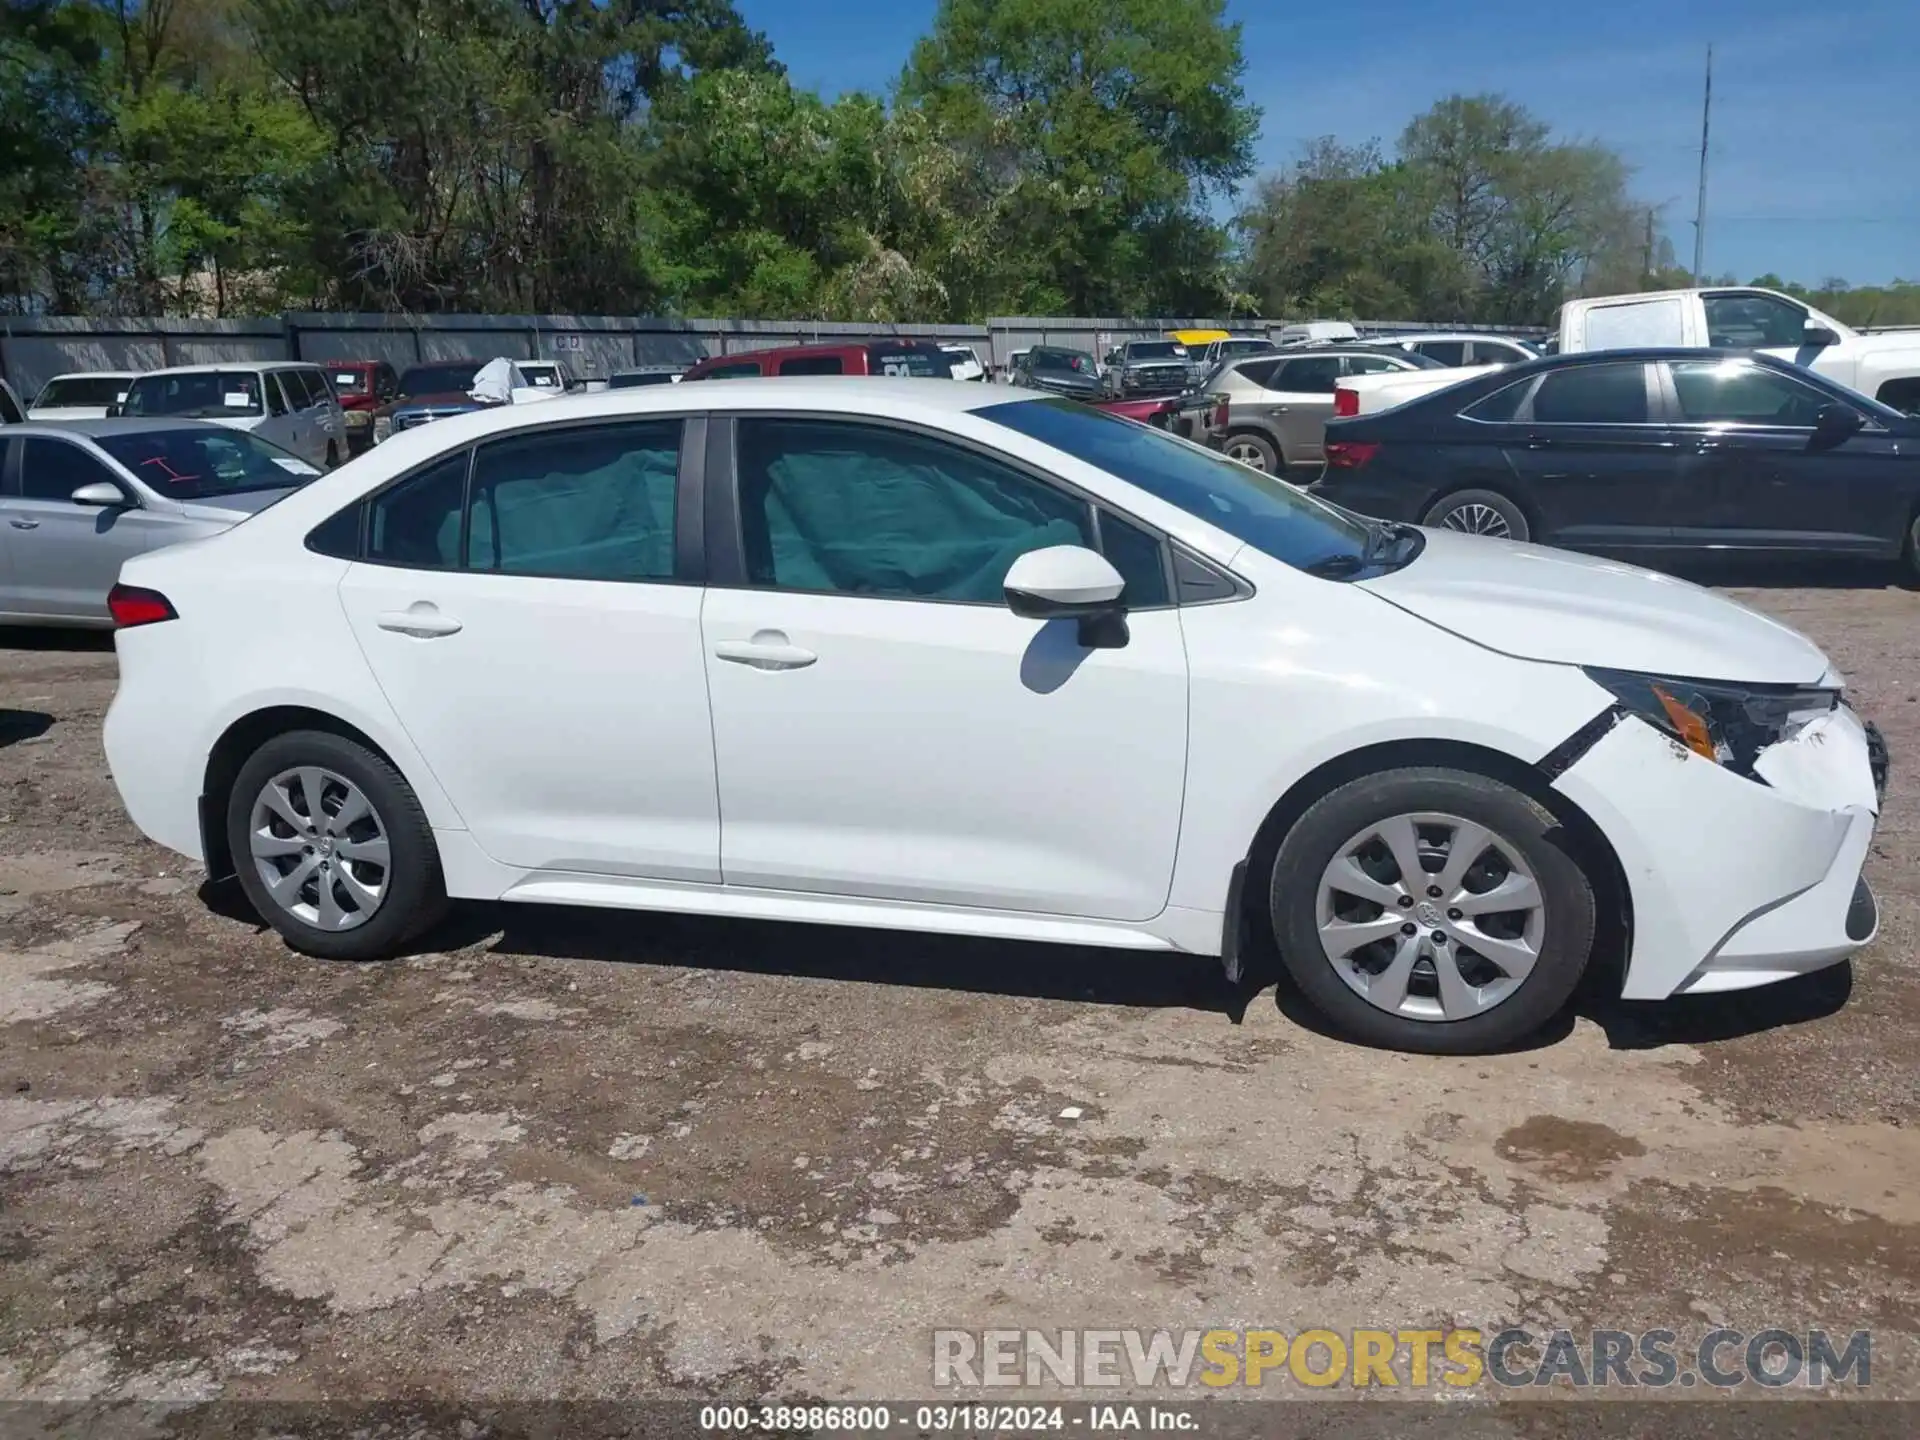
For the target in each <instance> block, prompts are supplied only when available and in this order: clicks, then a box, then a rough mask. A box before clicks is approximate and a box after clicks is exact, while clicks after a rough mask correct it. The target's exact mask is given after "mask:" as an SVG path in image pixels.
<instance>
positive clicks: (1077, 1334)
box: [933, 1327, 1873, 1390]
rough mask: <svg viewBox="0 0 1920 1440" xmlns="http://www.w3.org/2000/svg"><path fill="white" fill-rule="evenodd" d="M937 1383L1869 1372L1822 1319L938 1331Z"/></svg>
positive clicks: (1762, 1378)
mask: <svg viewBox="0 0 1920 1440" xmlns="http://www.w3.org/2000/svg"><path fill="white" fill-rule="evenodd" d="M933 1383H934V1385H935V1386H936V1387H937V1388H942V1389H945V1388H950V1387H960V1388H974V1387H986V1388H995V1387H1007V1388H1012V1387H1025V1388H1028V1389H1035V1388H1042V1387H1059V1388H1063V1389H1102V1388H1116V1387H1121V1386H1130V1387H1133V1388H1135V1389H1148V1388H1152V1387H1155V1386H1165V1387H1171V1388H1176V1389H1178V1388H1184V1387H1188V1386H1206V1387H1211V1388H1215V1389H1219V1388H1224V1387H1228V1386H1244V1387H1254V1388H1258V1387H1263V1386H1275V1387H1279V1386H1305V1387H1307V1388H1309V1389H1326V1388H1330V1387H1334V1386H1345V1387H1351V1388H1354V1389H1380V1388H1388V1387H1393V1388H1404V1389H1410V1390H1422V1389H1428V1388H1431V1387H1448V1388H1452V1389H1466V1388H1470V1387H1473V1386H1478V1385H1486V1384H1492V1385H1497V1386H1501V1387H1504V1388H1519V1387H1532V1386H1551V1385H1570V1386H1574V1387H1576V1388H1581V1389H1585V1388H1590V1387H1601V1388H1606V1387H1627V1388H1642V1387H1646V1388H1653V1389H1664V1388H1667V1387H1670V1386H1671V1387H1678V1388H1681V1389H1689V1388H1693V1387H1696V1386H1702V1385H1704V1386H1707V1387H1710V1388H1714V1389H1722V1390H1728V1389H1734V1388H1737V1387H1739V1386H1743V1385H1757V1386H1761V1387H1764V1388H1768V1389H1778V1388H1781V1387H1785V1386H1802V1387H1805V1388H1809V1389H1820V1388H1824V1387H1826V1386H1828V1385H1846V1386H1850V1387H1864V1386H1867V1385H1870V1384H1872V1383H1873V1337H1872V1335H1871V1333H1870V1332H1868V1331H1865V1330H1856V1331H1853V1332H1851V1333H1850V1334H1846V1335H1844V1336H1841V1335H1836V1334H1830V1333H1829V1332H1827V1331H1825V1330H1817V1329H1816V1330H1806V1331H1793V1330H1787V1329H1772V1328H1770V1329H1763V1330H1758V1331H1755V1332H1753V1333H1751V1334H1748V1333H1746V1332H1744V1331H1740V1330H1731V1329H1724V1328H1722V1329H1714V1330H1708V1331H1705V1332H1704V1333H1701V1334H1698V1335H1695V1336H1691V1337H1686V1336H1682V1335H1680V1334H1679V1333H1678V1332H1676V1331H1673V1330H1645V1331H1638V1332H1635V1331H1628V1330H1591V1331H1584V1332H1575V1331H1572V1330H1552V1331H1541V1332H1534V1331H1529V1330H1522V1329H1506V1330H1500V1331H1496V1332H1494V1333H1493V1335H1492V1336H1490V1337H1489V1336H1487V1335H1486V1334H1485V1333H1484V1332H1482V1331H1480V1330H1474V1329H1468V1328H1464V1327H1462V1328H1455V1329H1447V1330H1440V1329H1431V1330H1429V1329H1420V1330H1413V1329H1397V1330H1370V1329H1355V1330H1347V1331H1335V1330H1326V1329H1309V1330H1301V1331H1298V1332H1295V1333H1293V1334H1291V1335H1290V1334H1288V1333H1287V1332H1286V1331H1283V1330H1226V1329H1216V1330H1119V1329H1115V1330H978V1331H975V1330H936V1331H934V1332H933Z"/></svg>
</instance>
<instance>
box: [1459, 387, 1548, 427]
mask: <svg viewBox="0 0 1920 1440" xmlns="http://www.w3.org/2000/svg"><path fill="white" fill-rule="evenodd" d="M1532 388H1533V381H1531V380H1516V381H1515V382H1514V383H1513V384H1511V385H1508V386H1506V387H1504V388H1502V389H1499V390H1496V391H1494V392H1493V394H1491V395H1488V396H1487V397H1485V398H1484V399H1482V400H1478V401H1476V402H1474V403H1473V404H1471V405H1469V406H1468V407H1467V408H1466V409H1465V410H1462V411H1461V412H1460V413H1461V414H1462V415H1464V416H1466V417H1467V419H1469V420H1484V421H1485V422H1487V423H1488V424H1490V425H1500V424H1504V423H1505V422H1507V421H1509V420H1511V419H1513V417H1514V416H1515V415H1518V414H1519V413H1520V402H1521V401H1522V400H1524V399H1526V398H1527V392H1528V391H1529V390H1531V389H1532Z"/></svg>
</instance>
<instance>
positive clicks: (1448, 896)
mask: <svg viewBox="0 0 1920 1440" xmlns="http://www.w3.org/2000/svg"><path fill="white" fill-rule="evenodd" d="M1316 906H1317V908H1316V911H1315V916H1314V918H1315V922H1316V923H1317V925H1318V926H1319V930H1320V944H1321V948H1322V949H1323V950H1324V951H1325V952H1326V956H1327V960H1328V961H1329V962H1330V963H1331V964H1332V966H1333V968H1334V971H1335V973H1337V974H1338V975H1339V976H1340V978H1341V979H1342V980H1344V981H1345V982H1346V983H1347V986H1348V987H1349V988H1350V989H1351V990H1352V991H1353V992H1354V993H1355V994H1356V995H1359V996H1360V997H1361V998H1362V999H1364V1000H1365V1001H1367V1002H1368V1003H1369V1004H1371V1005H1375V1006H1378V1007H1379V1008H1380V1009H1382V1010H1385V1011H1387V1012H1389V1013H1390V1014H1394V1015H1400V1016H1404V1017H1405V1018H1407V1019H1409V1020H1465V1019H1467V1018H1469V1017H1470V1016H1474V1015H1478V1014H1481V1013H1483V1012H1485V1011H1487V1010H1491V1009H1492V1008H1493V1007H1494V1006H1496V1005H1498V1004H1499V1003H1500V1002H1501V1001H1503V1000H1505V999H1507V998H1508V997H1509V996H1511V995H1512V994H1513V993H1514V992H1515V991H1516V990H1518V989H1519V988H1520V987H1521V985H1523V984H1525V983H1526V979H1527V976H1528V975H1530V974H1531V973H1532V972H1533V967H1534V964H1535V962H1536V961H1538V960H1539V958H1540V945H1541V941H1542V939H1543V938H1544V936H1545V934H1546V922H1547V907H1546V897H1545V896H1544V895H1543V894H1542V893H1541V889H1540V882H1539V879H1538V878H1537V877H1536V876H1535V875H1534V873H1533V871H1532V870H1531V869H1529V868H1528V866H1527V862H1526V861H1525V860H1524V859H1523V858H1521V855H1520V852H1519V849H1518V848H1517V847H1516V846H1514V845H1513V844H1511V843H1510V842H1508V841H1506V840H1503V839H1502V838H1501V837H1500V836H1498V835H1496V834H1495V833H1494V832H1492V831H1491V830H1489V829H1487V827H1486V826H1484V825H1481V824H1478V823H1476V822H1475V821H1472V820H1465V819H1462V818H1461V817H1459V816H1457V815H1443V814H1437V813H1421V814H1414V815H1395V816H1392V817H1390V818H1388V819H1385V820H1381V821H1380V822H1378V823H1377V824H1373V825H1369V826H1368V827H1367V828H1366V829H1365V830H1362V831H1361V832H1360V833H1359V834H1357V835H1355V836H1353V837H1352V838H1351V839H1350V840H1348V841H1347V843H1346V844H1344V845H1342V846H1341V847H1340V848H1339V849H1338V850H1337V851H1335V852H1334V856H1333V860H1332V861H1331V862H1330V863H1329V864H1328V865H1327V868H1326V870H1325V871H1324V872H1323V873H1322V875H1321V877H1320V892H1319V896H1318V899H1317V901H1316Z"/></svg>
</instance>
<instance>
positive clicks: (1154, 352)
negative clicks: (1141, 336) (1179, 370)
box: [1127, 340, 1187, 360]
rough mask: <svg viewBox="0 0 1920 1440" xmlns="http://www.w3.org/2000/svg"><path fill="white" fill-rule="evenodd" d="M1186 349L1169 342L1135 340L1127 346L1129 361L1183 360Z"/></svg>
mask: <svg viewBox="0 0 1920 1440" xmlns="http://www.w3.org/2000/svg"><path fill="white" fill-rule="evenodd" d="M1186 355H1187V347H1186V346H1184V345H1176V344H1174V343H1173V341H1171V340H1136V341H1134V342H1133V344H1131V345H1129V346H1127V358H1128V359H1129V360H1184V359H1185V358H1186Z"/></svg>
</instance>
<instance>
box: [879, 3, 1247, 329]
mask: <svg viewBox="0 0 1920 1440" xmlns="http://www.w3.org/2000/svg"><path fill="white" fill-rule="evenodd" d="M1224 11H1225V5H1224V0H1105V3H1102V4H1099V5H1082V6H1074V5H1062V4H1058V3H1055V0H941V5H940V9H939V11H938V12H937V13H936V15H935V17H934V24H933V30H932V32H931V33H930V34H929V35H927V36H926V37H925V38H924V39H923V40H921V41H920V43H919V44H918V45H916V46H915V47H914V51H913V55H912V57H911V59H910V60H909V61H908V64H907V67H906V71H905V73H904V74H903V76H902V77H901V83H900V95H901V99H902V102H903V103H904V104H906V105H908V106H911V107H918V108H920V109H922V110H923V111H924V112H925V114H926V115H927V117H928V119H929V122H930V123H931V124H932V126H933V128H934V129H935V130H936V131H937V132H938V133H940V134H942V135H943V136H945V137H946V138H947V140H948V142H949V143H951V144H954V145H956V146H957V147H959V148H960V149H961V150H962V151H963V152H964V153H968V154H970V155H971V156H973V157H977V158H978V161H979V162H981V163H984V164H985V165H987V166H988V167H989V168H990V172H991V173H992V174H993V175H994V177H995V179H996V181H997V188H998V189H999V191H1000V192H1001V193H1002V194H1003V196H1004V199H1003V200H1002V202H1001V204H1000V205H999V206H998V207H997V208H998V210H999V218H1000V222H1001V224H1000V244H1001V246H1002V249H1003V253H1004V256H1005V261H1006V263H1005V265H1004V268H1003V269H1002V271H1001V273H1000V274H999V275H998V276H997V277H996V280H995V283H994V285H993V286H992V295H991V298H992V301H993V302H996V303H997V304H998V305H1001V306H1005V307H1007V308H1010V309H1015V310H1031V311H1034V312H1036V313H1045V312H1046V311H1047V310H1050V309H1052V310H1058V309H1065V310H1067V311H1070V312H1073V313H1078V314H1090V315H1097V314H1109V313H1124V312H1128V311H1139V312H1141V313H1146V312H1149V311H1152V310H1156V309H1167V308H1172V307H1173V305H1174V303H1175V302H1176V301H1179V302H1186V304H1188V305H1191V303H1192V302H1193V301H1194V300H1195V299H1197V298H1200V297H1201V296H1202V295H1205V296H1206V297H1207V298H1209V299H1213V300H1216V301H1217V300H1219V299H1221V298H1223V296H1222V291H1223V290H1224V288H1225V287H1224V284H1223V282H1224V280H1225V278H1226V277H1225V276H1224V274H1223V273H1222V269H1221V262H1222V260H1223V259H1224V252H1223V250H1222V248H1221V245H1220V241H1219V237H1218V231H1217V229H1215V230H1214V236H1213V240H1212V242H1211V243H1208V241H1207V240H1206V239H1205V238H1204V235H1203V232H1204V231H1205V230H1207V229H1208V224H1207V221H1206V220H1205V217H1204V206H1205V205H1206V203H1207V202H1208V201H1209V200H1210V199H1212V198H1213V197H1215V196H1217V195H1222V194H1225V193H1228V192H1229V191H1230V190H1231V189H1232V187H1233V186H1235V185H1236V184H1237V183H1238V182H1239V181H1240V180H1241V179H1242V178H1244V177H1245V176H1246V175H1247V174H1249V173H1250V172H1251V170H1252V144H1253V138H1254V134H1255V132H1256V130H1257V129H1258V124H1259V111H1258V109H1257V108H1256V107H1254V106H1253V105H1251V104H1249V103H1248V101H1247V99H1246V95H1245V92H1244V91H1243V89H1242V87H1241V77H1242V75H1243V74H1244V71H1245V61H1244V59H1243V58H1242V55H1241V49H1240V27H1239V26H1238V25H1237V24H1229V23H1227V21H1226V20H1225V19H1224V18H1223V17H1224Z"/></svg>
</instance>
